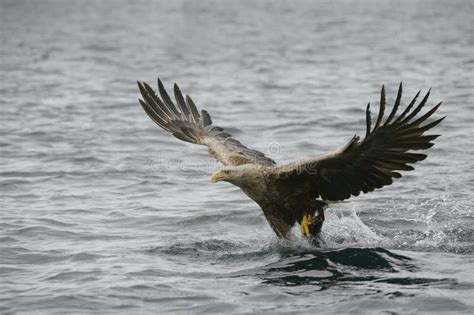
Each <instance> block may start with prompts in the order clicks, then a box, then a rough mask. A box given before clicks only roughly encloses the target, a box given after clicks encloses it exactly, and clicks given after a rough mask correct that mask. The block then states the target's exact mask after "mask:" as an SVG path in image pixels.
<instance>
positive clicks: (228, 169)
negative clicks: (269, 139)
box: [211, 164, 262, 187]
mask: <svg viewBox="0 0 474 315" xmlns="http://www.w3.org/2000/svg"><path fill="white" fill-rule="evenodd" d="M261 179H262V175H261V173H260V171H259V166H258V165H255V164H243V165H238V166H225V167H223V168H221V169H220V170H218V171H217V172H215V173H214V174H212V177H211V181H212V182H213V183H216V182H220V181H226V182H229V183H232V184H234V185H236V186H239V187H242V186H243V185H251V184H253V183H255V184H256V183H258V182H260V181H261Z"/></svg>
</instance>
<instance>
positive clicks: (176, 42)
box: [0, 0, 474, 314]
mask: <svg viewBox="0 0 474 315" xmlns="http://www.w3.org/2000/svg"><path fill="white" fill-rule="evenodd" d="M473 6H474V5H473V2H472V1H468V0H466V1H375V0H374V1H291V2H283V1H240V2H237V1H235V2H231V1H173V2H171V1H167V2H165V1H161V2H160V1H100V2H99V1H74V2H73V1H24V0H15V1H5V0H1V1H0V75H1V78H0V313H38V312H39V313H45V314H48V313H68V312H74V313H89V312H100V313H113V314H115V313H124V314H129V313H136V312H139V313H157V312H173V313H175V312H176V313H180V312H181V313H188V312H190V313H201V312H218V313H228V312H239V313H244V312H268V313H276V312H281V313H288V312H300V313H318V314H326V313H348V312H352V313H364V314H370V313H374V314H379V313H386V314H396V313H399V314H407V313H408V314H409V313H416V312H426V313H433V312H434V313H438V312H445V313H449V314H457V313H472V312H473V310H474V299H473V297H474V273H473V269H474V213H473V209H474V202H473V197H474V191H473V186H474V172H473V169H474V161H473V154H474V141H473V136H474V133H473V131H474V130H473V126H474V111H473V109H474V108H473V107H474V105H473V104H474V92H473V90H474V78H473V73H474V72H473V69H474V57H473V56H474V38H473V20H474V19H473V16H474V10H473ZM158 76H159V77H160V78H161V79H162V80H163V82H164V83H165V85H166V86H167V87H168V89H171V88H172V84H173V83H174V82H177V83H178V84H179V85H180V87H181V89H182V90H183V91H184V92H185V93H188V94H189V95H191V96H192V97H193V99H194V101H195V102H196V104H197V106H198V107H199V108H200V109H207V110H208V111H209V112H210V113H211V115H212V117H213V119H214V122H215V123H216V124H217V125H219V126H222V127H225V128H228V129H229V130H230V131H231V132H232V133H233V135H234V136H235V137H236V138H237V139H239V140H241V141H242V142H243V143H244V144H247V145H248V146H250V147H252V148H255V149H259V150H261V151H263V152H266V153H267V154H268V155H269V156H270V157H272V158H274V159H275V160H276V161H277V162H278V163H286V162H289V161H293V160H295V159H298V158H302V157H305V156H311V155H318V154H321V153H323V152H325V151H327V150H333V149H337V148H339V147H341V146H342V145H344V144H345V143H346V142H347V141H348V140H349V139H350V138H351V137H352V136H353V135H354V134H359V135H363V134H364V132H365V113H364V110H365V106H366V104H367V102H369V101H370V102H372V104H374V105H375V104H378V99H379V93H380V88H381V85H382V84H385V86H386V90H387V98H388V101H389V102H390V103H392V102H393V101H394V99H395V96H396V91H397V87H398V84H399V82H400V81H403V85H404V92H405V94H404V95H405V96H404V99H403V104H405V105H407V103H408V102H409V100H410V99H411V97H413V95H414V94H415V93H416V92H417V90H419V89H422V90H423V91H427V90H428V89H429V88H432V93H431V98H430V102H429V104H431V105H434V104H436V103H437V102H439V101H441V100H442V101H444V103H443V106H442V107H441V108H440V110H439V113H437V114H436V115H435V117H441V116H444V115H447V118H446V119H445V120H444V121H443V123H442V124H441V125H439V126H438V127H437V128H436V129H435V131H434V133H435V134H438V133H439V134H441V135H442V136H441V137H440V138H439V139H437V140H436V145H435V146H434V147H433V148H432V149H430V150H429V151H428V155H429V156H428V158H427V159H426V160H425V161H423V162H421V163H419V164H418V165H416V170H415V171H412V172H405V173H404V174H403V175H404V176H403V177H402V178H401V179H400V180H398V181H396V182H395V183H394V184H393V185H391V186H388V187H384V188H383V189H382V190H379V191H376V192H373V193H370V194H366V195H363V196H360V197H357V198H353V199H351V200H349V201H348V202H344V203H340V204H337V205H334V206H332V207H331V208H329V209H328V211H327V220H326V223H325V225H324V230H323V236H324V239H325V242H326V244H325V245H324V246H323V248H314V247H311V246H310V245H309V244H308V243H307V242H306V241H305V240H304V239H303V238H302V237H301V236H299V232H298V227H296V228H295V230H294V231H293V232H294V233H293V239H292V240H291V241H279V240H278V239H277V238H276V236H275V235H274V234H273V232H272V230H271V229H270V227H269V225H268V224H267V222H266V221H265V219H264V217H263V214H262V212H261V210H260V209H259V207H258V206H257V205H256V204H255V203H253V202H252V201H251V200H249V199H248V198H247V197H246V196H245V195H244V194H243V193H241V192H240V191H239V190H238V189H237V188H236V187H234V186H232V185H230V184H228V183H218V184H215V185H213V184H211V182H210V175H211V173H212V172H213V171H215V170H217V169H218V168H219V164H217V162H215V161H214V160H213V159H212V158H211V157H210V156H208V154H207V150H206V148H205V147H201V146H197V145H192V144H188V143H184V142H181V141H179V140H178V139H175V138H173V137H171V136H170V135H168V134H166V133H165V132H164V131H163V130H161V129H160V128H159V127H158V126H156V125H155V124H154V123H153V122H152V121H151V120H150V119H149V118H148V117H147V116H146V114H145V112H144V111H143V109H142V108H141V107H140V105H139V103H138V101H137V100H138V98H139V92H138V88H137V85H136V81H137V80H140V81H146V82H148V83H150V84H151V85H152V86H154V87H156V78H157V77H158ZM373 111H374V112H376V107H373Z"/></svg>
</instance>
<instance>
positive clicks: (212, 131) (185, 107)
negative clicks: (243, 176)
mask: <svg viewBox="0 0 474 315" xmlns="http://www.w3.org/2000/svg"><path fill="white" fill-rule="evenodd" d="M138 88H139V89H140V93H141V94H142V97H143V100H139V101H140V104H141V105H142V107H143V109H144V110H145V112H146V113H147V114H148V116H149V117H150V118H151V119H152V120H153V121H154V122H155V123H156V124H157V125H159V126H160V127H161V128H163V129H165V130H166V131H168V132H170V133H171V134H173V136H175V137H176V138H178V139H181V140H183V141H187V142H191V143H197V144H203V145H207V146H208V148H209V153H210V154H212V155H213V156H214V157H215V158H216V159H217V160H218V161H220V162H221V163H223V164H224V165H233V166H237V165H241V164H249V163H252V164H261V165H267V166H273V165H275V162H274V161H273V160H272V159H270V158H268V157H266V156H265V155H264V154H263V153H262V152H260V151H256V150H252V149H249V148H247V147H246V146H244V145H243V144H241V143H240V142H239V141H238V140H236V139H234V138H232V136H231V135H230V134H229V133H227V132H226V131H225V130H224V129H222V128H221V127H217V126H213V125H212V120H211V116H210V115H209V114H208V113H207V111H205V110H203V111H201V114H199V112H198V110H197V108H196V105H195V104H194V102H193V100H192V99H191V97H189V96H188V95H186V98H184V97H183V94H182V93H181V91H180V89H179V87H178V85H177V84H175V85H174V96H175V99H176V104H177V105H175V104H174V103H173V101H172V100H171V98H170V97H169V95H168V93H167V92H166V90H165V88H164V86H163V83H162V82H161V80H160V79H158V90H159V92H160V96H161V98H160V97H158V96H157V95H156V93H155V91H153V89H152V88H151V87H150V86H149V85H148V84H146V83H142V82H138Z"/></svg>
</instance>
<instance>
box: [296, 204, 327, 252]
mask: <svg viewBox="0 0 474 315" xmlns="http://www.w3.org/2000/svg"><path fill="white" fill-rule="evenodd" d="M323 223H324V211H323V210H318V214H317V215H310V214H305V215H303V218H302V219H301V223H300V226H301V234H303V235H304V236H305V237H306V238H308V239H309V240H311V242H312V243H315V244H318V236H319V234H320V233H321V228H322V227H323Z"/></svg>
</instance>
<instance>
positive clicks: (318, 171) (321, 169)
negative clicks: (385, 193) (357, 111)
mask: <svg viewBox="0 0 474 315" xmlns="http://www.w3.org/2000/svg"><path fill="white" fill-rule="evenodd" d="M419 94H420V92H418V94H416V96H415V97H414V99H413V100H412V101H411V103H410V104H409V105H408V107H407V108H406V109H405V110H404V111H403V112H402V114H400V115H399V116H398V117H397V115H396V114H397V110H398V107H399V105H400V100H401V97H402V84H401V83H400V87H399V89H398V95H397V98H396V101H395V104H394V106H393V109H392V111H391V113H390V115H389V116H388V118H387V119H386V120H385V121H383V120H384V111H385V90H384V87H383V86H382V92H381V98H380V109H379V114H378V117H377V120H376V122H375V125H374V127H373V128H371V117H370V103H369V105H367V111H366V114H367V133H366V135H365V138H364V139H363V140H362V141H360V138H359V137H358V136H354V138H352V140H351V141H350V142H349V143H348V144H347V145H346V146H345V147H343V148H342V149H340V150H337V151H335V152H331V153H328V154H325V155H323V156H321V157H319V158H314V159H306V160H302V161H298V162H295V163H292V164H289V165H285V166H282V167H279V168H277V169H275V175H276V180H277V181H283V182H286V183H288V184H291V185H298V187H299V189H300V190H301V192H302V193H306V194H308V193H309V194H310V195H311V196H312V197H314V198H316V197H320V198H322V199H324V200H331V201H338V200H344V199H348V198H349V197H350V196H351V195H354V196H358V195H359V194H360V192H361V191H362V192H364V193H366V192H369V191H373V190H374V189H375V188H381V187H382V186H385V185H390V184H391V183H392V178H399V177H401V175H400V173H398V172H396V171H397V170H403V171H410V170H413V167H412V166H410V165H409V164H412V163H415V162H418V161H421V160H424V159H425V158H426V155H425V154H421V153H414V152H411V151H412V150H424V149H428V148H430V147H432V146H433V143H432V142H431V141H433V140H434V139H436V138H437V137H438V136H439V135H424V133H425V132H426V131H427V130H429V129H431V128H433V127H434V126H436V125H437V124H439V123H440V122H441V121H442V120H443V119H444V117H443V118H441V119H438V120H436V121H433V122H431V123H428V124H424V125H422V123H423V122H424V121H426V119H428V118H429V117H430V116H431V115H432V114H433V113H434V112H435V111H436V110H437V109H438V107H439V106H440V105H441V103H439V104H438V105H436V106H434V107H433V108H432V109H430V110H429V111H428V112H427V113H426V114H424V115H422V116H421V117H417V114H418V113H419V112H420V110H421V109H422V107H423V106H424V105H425V104H426V101H427V100H428V96H429V94H430V92H429V91H428V93H427V94H426V96H425V97H424V98H423V100H422V101H421V102H420V104H419V105H418V106H416V107H415V109H414V110H413V111H412V112H411V113H410V110H411V109H412V107H413V106H414V104H415V101H416V99H417V97H418V95H419Z"/></svg>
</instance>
